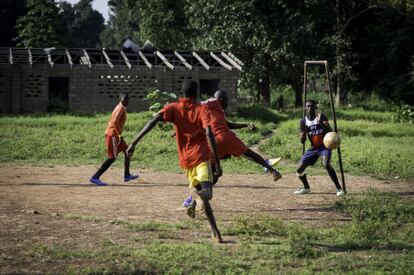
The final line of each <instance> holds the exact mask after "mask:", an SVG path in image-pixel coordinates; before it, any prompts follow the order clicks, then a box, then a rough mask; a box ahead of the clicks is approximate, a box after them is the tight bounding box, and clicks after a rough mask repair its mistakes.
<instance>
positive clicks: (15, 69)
mask: <svg viewBox="0 0 414 275" xmlns="http://www.w3.org/2000/svg"><path fill="white" fill-rule="evenodd" d="M49 77H67V78H68V79H69V82H68V85H69V87H68V88H69V108H70V111H72V112H84V113H95V112H110V111H112V110H113V108H114V106H115V105H116V104H117V102H118V101H119V99H118V95H119V93H120V92H128V93H129V94H130V96H131V100H130V105H129V106H128V109H129V111H130V112H131V111H132V112H135V111H136V112H138V111H142V110H147V109H148V103H147V102H146V101H144V100H143V98H144V97H145V96H146V94H147V91H148V89H149V88H158V89H160V90H161V91H166V92H174V93H176V94H177V96H181V85H182V82H183V80H185V79H193V80H195V81H197V82H198V83H200V79H207V80H208V79H218V80H219V81H220V82H219V89H224V90H226V91H227V92H228V93H229V96H230V98H231V104H230V106H229V109H230V111H232V110H236V109H237V81H238V78H239V74H238V72H237V71H235V70H232V71H228V70H227V69H225V68H211V69H210V71H207V70H205V69H204V68H203V67H193V69H192V70H191V71H190V70H188V69H187V68H185V67H175V69H174V70H171V69H169V68H167V67H165V66H157V67H155V66H154V67H152V69H149V68H148V67H146V66H140V67H138V66H133V67H132V68H131V69H129V68H128V67H125V66H115V67H114V68H113V69H111V68H110V67H108V66H107V65H93V66H92V68H89V67H88V66H85V65H73V67H72V68H70V67H69V65H66V64H65V65H59V64H55V66H54V67H53V68H51V67H50V66H49V65H47V64H34V65H33V66H28V65H23V64H14V65H7V64H5V65H3V64H2V65H1V66H0V113H11V112H13V113H20V112H45V111H46V110H47V105H48V101H49Z"/></svg>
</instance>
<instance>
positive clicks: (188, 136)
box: [160, 98, 213, 169]
mask: <svg viewBox="0 0 414 275" xmlns="http://www.w3.org/2000/svg"><path fill="white" fill-rule="evenodd" d="M160 113H161V114H162V116H163V120H164V121H166V122H172V123H173V124H174V127H175V134H176V143H177V149H178V159H179V161H180V166H181V167H182V168H184V169H189V168H193V167H195V166H197V165H199V164H200V163H202V162H204V161H207V160H210V159H212V157H213V154H212V153H211V151H210V147H209V145H208V142H207V137H206V133H205V128H207V126H208V123H209V111H208V109H207V108H206V107H205V106H203V105H201V104H199V103H197V102H196V101H195V100H194V99H192V98H180V99H179V100H178V102H174V103H170V104H167V105H165V106H164V108H163V109H162V110H161V111H160Z"/></svg>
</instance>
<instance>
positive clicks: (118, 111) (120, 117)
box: [89, 93, 139, 186]
mask: <svg viewBox="0 0 414 275" xmlns="http://www.w3.org/2000/svg"><path fill="white" fill-rule="evenodd" d="M119 97H120V99H121V100H120V102H119V104H118V105H117V106H116V107H115V109H114V110H113V111H112V114H111V117H110V118H109V121H108V126H107V127H106V130H105V144H106V152H107V154H108V159H107V160H105V161H104V163H102V165H101V167H100V168H99V169H98V171H97V172H96V173H95V174H94V175H93V176H92V178H91V179H90V180H89V181H90V182H91V183H94V184H96V185H98V186H105V185H107V184H106V183H105V182H103V181H101V180H100V179H99V178H100V176H102V174H103V173H105V171H106V170H108V168H109V167H110V166H111V165H112V163H114V161H115V160H116V157H117V156H118V153H119V152H124V156H125V159H124V181H125V182H128V181H130V180H134V179H137V178H138V177H139V176H138V175H131V173H130V172H129V164H130V157H129V156H128V155H127V154H126V153H125V150H126V149H127V148H128V145H127V144H126V142H125V140H124V138H123V137H122V130H123V128H124V125H125V121H126V119H127V113H126V106H128V103H129V96H128V94H125V93H121V94H120V95H119Z"/></svg>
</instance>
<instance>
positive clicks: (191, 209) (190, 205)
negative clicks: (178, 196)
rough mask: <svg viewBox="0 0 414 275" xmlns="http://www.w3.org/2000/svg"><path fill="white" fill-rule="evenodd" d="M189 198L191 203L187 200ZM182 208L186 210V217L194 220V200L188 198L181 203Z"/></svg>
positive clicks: (195, 204)
mask: <svg viewBox="0 0 414 275" xmlns="http://www.w3.org/2000/svg"><path fill="white" fill-rule="evenodd" d="M190 198H191V201H190V200H189V199H190ZM183 205H184V207H185V208H187V215H188V216H189V217H190V218H192V219H194V218H195V211H196V206H197V203H196V201H195V200H193V198H192V197H191V196H190V197H188V198H187V199H186V200H185V201H184V203H183Z"/></svg>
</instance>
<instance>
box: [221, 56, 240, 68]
mask: <svg viewBox="0 0 414 275" xmlns="http://www.w3.org/2000/svg"><path fill="white" fill-rule="evenodd" d="M221 56H222V57H224V58H225V59H226V60H227V61H228V62H230V64H231V65H233V67H235V68H236V69H237V70H239V71H242V67H241V66H240V65H239V64H238V63H237V62H236V61H234V60H233V59H232V58H231V57H230V56H228V55H227V54H226V53H225V52H221Z"/></svg>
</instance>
